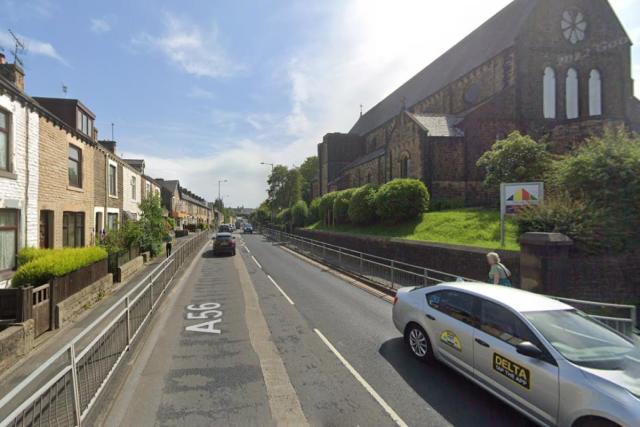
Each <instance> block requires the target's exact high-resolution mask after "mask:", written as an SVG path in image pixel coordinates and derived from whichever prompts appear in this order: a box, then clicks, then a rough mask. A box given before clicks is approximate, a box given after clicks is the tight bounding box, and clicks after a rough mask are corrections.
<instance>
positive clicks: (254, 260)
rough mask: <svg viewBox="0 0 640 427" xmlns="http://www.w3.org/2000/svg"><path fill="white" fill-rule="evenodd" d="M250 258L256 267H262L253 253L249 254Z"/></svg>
mask: <svg viewBox="0 0 640 427" xmlns="http://www.w3.org/2000/svg"><path fill="white" fill-rule="evenodd" d="M251 259H252V260H253V262H255V263H256V265H257V266H258V268H260V269H262V266H261V265H260V263H259V262H258V260H257V259H256V257H254V256H253V255H251Z"/></svg>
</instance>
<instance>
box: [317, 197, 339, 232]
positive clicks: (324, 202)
mask: <svg viewBox="0 0 640 427" xmlns="http://www.w3.org/2000/svg"><path fill="white" fill-rule="evenodd" d="M337 196H338V192H337V191H333V192H331V193H327V194H325V195H324V196H322V198H321V199H320V205H319V212H320V220H321V221H322V222H323V223H324V224H327V225H331V224H332V223H333V202H334V201H335V200H336V197H337Z"/></svg>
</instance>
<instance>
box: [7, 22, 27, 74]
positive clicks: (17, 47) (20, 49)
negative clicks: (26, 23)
mask: <svg viewBox="0 0 640 427" xmlns="http://www.w3.org/2000/svg"><path fill="white" fill-rule="evenodd" d="M9 34H11V37H13V40H14V43H15V44H14V48H13V51H11V53H12V54H13V63H14V64H18V65H20V66H21V67H24V64H23V62H22V59H20V55H21V54H23V53H25V52H26V48H25V45H24V42H23V41H22V40H21V39H20V38H19V37H18V36H16V35H15V34H14V33H13V31H11V29H9Z"/></svg>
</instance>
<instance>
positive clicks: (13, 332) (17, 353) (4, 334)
mask: <svg viewBox="0 0 640 427" xmlns="http://www.w3.org/2000/svg"><path fill="white" fill-rule="evenodd" d="M33 339H34V323H33V320H32V319H29V320H27V321H25V322H23V323H18V324H15V325H11V326H9V327H8V328H7V329H5V330H3V331H0V372H4V371H5V370H7V369H8V368H9V367H11V366H13V365H14V364H15V363H16V362H18V360H20V359H21V358H22V357H24V355H25V354H27V353H29V352H30V351H31V349H32V348H33Z"/></svg>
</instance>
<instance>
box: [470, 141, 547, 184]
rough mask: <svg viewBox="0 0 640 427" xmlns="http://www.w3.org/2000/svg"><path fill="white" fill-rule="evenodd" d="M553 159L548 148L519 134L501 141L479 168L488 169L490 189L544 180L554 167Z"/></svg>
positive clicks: (484, 158) (487, 178)
mask: <svg viewBox="0 0 640 427" xmlns="http://www.w3.org/2000/svg"><path fill="white" fill-rule="evenodd" d="M551 160H552V158H551V155H550V154H549V153H548V152H547V150H546V146H545V145H544V144H541V143H538V142H536V141H534V140H533V139H532V138H531V137H529V136H528V135H522V134H521V133H520V132H518V131H515V132H512V133H511V134H509V136H508V137H507V138H506V139H502V140H498V141H496V143H495V144H493V147H491V150H489V151H486V152H485V153H484V154H483V155H482V156H481V157H480V159H479V160H478V162H477V163H476V165H477V166H478V167H480V168H484V169H485V171H486V178H485V180H484V183H485V185H487V186H496V185H499V184H500V183H503V182H529V181H540V180H542V179H544V177H545V174H546V173H547V172H548V171H549V169H550V167H551Z"/></svg>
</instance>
